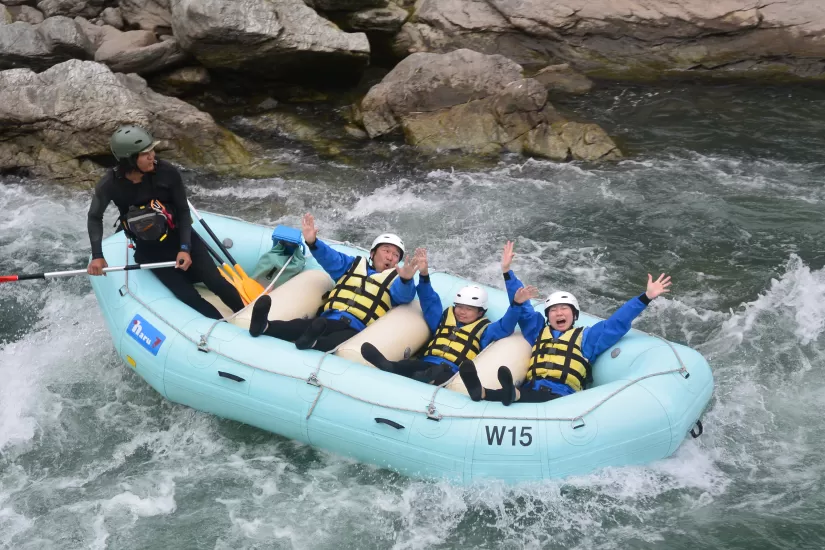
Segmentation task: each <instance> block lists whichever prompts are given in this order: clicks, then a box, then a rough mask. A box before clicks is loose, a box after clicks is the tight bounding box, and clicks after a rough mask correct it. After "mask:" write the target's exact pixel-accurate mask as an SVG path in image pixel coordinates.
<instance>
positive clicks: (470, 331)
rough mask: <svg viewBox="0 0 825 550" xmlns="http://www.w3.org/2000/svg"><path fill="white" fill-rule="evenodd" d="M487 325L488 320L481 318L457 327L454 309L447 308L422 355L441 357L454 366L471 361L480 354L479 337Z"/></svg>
mask: <svg viewBox="0 0 825 550" xmlns="http://www.w3.org/2000/svg"><path fill="white" fill-rule="evenodd" d="M489 324H490V320H489V319H488V318H487V317H482V318H481V319H478V320H477V321H474V322H472V323H470V324H468V325H464V326H463V327H459V326H458V323H457V322H456V320H455V308H454V307H452V306H451V307H448V308H447V310H446V311H445V312H444V314H443V315H442V316H441V322H440V323H439V324H438V327H437V328H436V329H435V336H434V337H433V339H432V340H430V343H429V344H428V345H427V349H426V350H424V355H433V356H435V357H443V358H444V359H446V360H447V361H450V362H451V363H453V364H455V365H460V364H461V363H462V361H464V360H465V359H470V360H473V359H475V358H476V355H478V354H479V353H481V335H482V334H484V331H485V330H486V329H487V325H489Z"/></svg>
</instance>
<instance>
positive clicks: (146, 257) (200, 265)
mask: <svg viewBox="0 0 825 550" xmlns="http://www.w3.org/2000/svg"><path fill="white" fill-rule="evenodd" d="M152 199H157V200H159V201H160V202H162V203H163V205H164V206H165V207H166V208H167V209H168V210H169V211H170V212H171V213H172V216H173V220H174V223H175V228H174V229H172V230H171V231H170V232H169V235H168V236H167V238H166V239H164V240H163V241H162V242H158V241H143V240H140V239H137V240H136V242H135V261H136V262H137V263H150V262H167V261H170V260H174V259H175V258H176V257H177V255H178V252H180V251H181V247H188V248H189V254H190V256H191V257H192V265H191V266H189V269H187V270H186V271H182V270H180V269H176V268H164V269H155V270H154V271H153V272H154V274H155V275H156V276H157V278H158V279H160V281H161V282H162V283H163V284H164V285H166V287H167V288H169V290H171V291H172V293H173V294H174V295H175V296H176V297H177V298H178V299H179V300H180V301H182V302H183V303H185V304H186V305H188V306H189V307H191V308H193V309H195V310H197V311H198V312H199V313H201V314H203V315H205V316H206V317H210V318H212V319H220V318H221V314H220V313H219V312H218V310H217V309H215V307H214V306H213V305H212V304H210V303H209V302H207V301H206V300H204V299H203V298H202V297H201V295H200V294H198V291H197V290H195V288H194V287H193V286H192V285H193V284H194V283H197V282H202V283H204V284H205V285H206V287H207V288H208V289H209V290H211V291H212V292H214V293H215V294H216V295H217V296H218V297H219V298H220V299H221V300H222V301H223V303H225V304H226V305H227V306H229V307H230V308H231V309H232V310H233V311H240V310H241V309H243V307H244V305H243V301H241V297H240V295H239V294H238V291H237V290H236V289H235V287H233V286H232V285H231V284H229V283H228V282H227V281H226V280H225V279H224V278H223V277H222V276H221V275H220V273H219V272H218V269H217V267H216V266H215V264H214V262H213V261H212V258H210V257H209V252H208V251H207V250H206V246H205V245H204V243H203V241H201V239H200V237H198V235H197V234H196V233H195V232H194V231H192V218H191V216H190V215H189V205H188V204H187V203H186V190H185V189H184V187H183V181H182V180H181V177H180V173H179V172H178V171H177V169H176V168H175V167H174V166H172V165H171V164H169V163H168V162H165V161H162V160H159V161H157V163H156V166H155V171H154V172H150V173H146V174H144V175H143V180H142V181H141V182H140V183H133V182H132V181H130V180H129V179H127V178H126V177H125V176H124V175H122V174H121V173H120V172H116V171H114V170H109V171H108V172H107V173H106V175H105V176H103V179H101V180H100V182H99V183H98V184H97V187H96V188H95V195H94V198H93V199H92V205H91V206H90V207H89V217H88V228H89V240H90V241H91V244H92V258H94V259H97V258H102V257H103V248H102V246H101V242H102V240H103V213H104V212H105V211H106V207H107V206H108V205H109V203H110V202H114V203H115V206H117V208H118V210H119V211H120V216H121V217H124V216H125V215H126V213H127V212H128V211H129V207H130V206H140V205H143V204H147V203H148V202H149V201H151V200H152Z"/></svg>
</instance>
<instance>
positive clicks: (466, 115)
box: [360, 50, 621, 160]
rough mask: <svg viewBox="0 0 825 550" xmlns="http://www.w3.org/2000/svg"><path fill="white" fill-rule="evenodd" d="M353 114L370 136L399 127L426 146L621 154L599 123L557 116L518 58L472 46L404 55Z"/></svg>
mask: <svg viewBox="0 0 825 550" xmlns="http://www.w3.org/2000/svg"><path fill="white" fill-rule="evenodd" d="M360 113H361V122H362V124H363V126H364V128H365V129H366V131H367V133H368V134H369V136H370V137H373V138H374V137H377V136H381V135H386V134H389V133H391V132H394V131H397V130H399V129H400V130H401V131H402V132H403V134H404V137H405V139H406V141H407V143H409V144H411V145H414V146H415V147H417V148H418V149H420V150H422V151H425V152H439V151H449V150H459V151H464V152H467V153H472V154H477V155H495V154H498V153H500V152H502V151H510V152H517V153H524V154H528V155H535V156H539V157H546V158H551V159H557V160H568V159H581V160H612V159H616V158H620V157H621V152H620V151H619V149H618V147H616V144H615V143H614V142H613V141H612V140H611V139H610V137H609V136H608V135H607V133H606V132H604V130H602V129H601V128H600V127H599V126H598V125H596V124H592V123H580V122H571V121H568V120H566V119H565V118H564V117H563V116H561V115H560V114H559V113H558V112H557V111H556V110H555V109H554V108H553V106H552V105H551V104H550V103H549V102H548V101H547V90H546V89H545V87H544V86H543V85H542V84H541V83H540V82H539V81H537V80H535V79H531V78H528V79H525V78H523V77H522V75H521V67H520V66H519V65H518V64H517V63H515V62H513V61H511V60H509V59H507V58H505V57H503V56H500V55H484V54H481V53H478V52H474V51H471V50H456V51H454V52H450V53H448V54H428V53H417V54H413V55H411V56H409V57H407V58H406V59H404V60H403V61H401V63H399V64H398V65H397V66H396V67H395V69H393V70H392V71H391V72H390V73H389V74H387V76H386V77H385V78H384V80H383V81H382V82H381V83H379V84H377V85H376V86H374V87H373V88H372V89H371V90H370V91H369V92H368V93H367V95H366V96H365V97H364V99H363V101H362V102H361V108H360Z"/></svg>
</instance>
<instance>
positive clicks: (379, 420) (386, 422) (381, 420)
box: [375, 418, 404, 430]
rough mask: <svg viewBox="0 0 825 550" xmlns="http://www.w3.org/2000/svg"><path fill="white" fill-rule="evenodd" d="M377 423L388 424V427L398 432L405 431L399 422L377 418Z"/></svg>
mask: <svg viewBox="0 0 825 550" xmlns="http://www.w3.org/2000/svg"><path fill="white" fill-rule="evenodd" d="M375 423H376V424H386V425H387V426H392V427H393V428H395V429H396V430H403V429H404V426H402V425H401V424H399V423H398V422H395V421H393V420H390V419H388V418H376V419H375Z"/></svg>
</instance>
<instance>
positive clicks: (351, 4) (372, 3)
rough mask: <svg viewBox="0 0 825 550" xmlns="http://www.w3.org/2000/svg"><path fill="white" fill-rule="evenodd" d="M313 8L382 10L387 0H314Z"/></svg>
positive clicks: (328, 9)
mask: <svg viewBox="0 0 825 550" xmlns="http://www.w3.org/2000/svg"><path fill="white" fill-rule="evenodd" d="M312 3H313V6H314V8H315V9H317V10H321V11H358V10H363V9H366V8H381V7H384V6H386V5H387V0H312Z"/></svg>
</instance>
